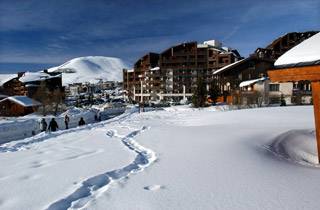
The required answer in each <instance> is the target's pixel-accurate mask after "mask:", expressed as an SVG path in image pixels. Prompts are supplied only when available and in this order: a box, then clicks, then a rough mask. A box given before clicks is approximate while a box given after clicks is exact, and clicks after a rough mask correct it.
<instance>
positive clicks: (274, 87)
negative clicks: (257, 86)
mask: <svg viewBox="0 0 320 210" xmlns="http://www.w3.org/2000/svg"><path fill="white" fill-rule="evenodd" d="M279 89H280V84H270V85H269V91H270V92H273V91H279Z"/></svg>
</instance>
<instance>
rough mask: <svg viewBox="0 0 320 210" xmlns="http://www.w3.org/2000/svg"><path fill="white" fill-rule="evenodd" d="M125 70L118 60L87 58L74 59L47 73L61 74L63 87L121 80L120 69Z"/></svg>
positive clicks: (100, 57)
mask: <svg viewBox="0 0 320 210" xmlns="http://www.w3.org/2000/svg"><path fill="white" fill-rule="evenodd" d="M123 68H126V65H125V64H124V62H123V61H122V60H121V59H119V58H112V57H103V56H88V57H79V58H74V59H72V60H70V61H68V62H66V63H64V64H62V65H60V66H57V67H52V68H50V69H48V71H49V72H61V73H62V83H63V85H67V84H72V83H78V82H81V83H84V82H90V83H96V82H98V81H99V80H100V79H102V80H108V81H120V80H122V69H123Z"/></svg>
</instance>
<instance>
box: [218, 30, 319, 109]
mask: <svg viewBox="0 0 320 210" xmlns="http://www.w3.org/2000/svg"><path fill="white" fill-rule="evenodd" d="M314 34H316V32H315V31H308V32H303V33H296V32H294V33H288V34H286V35H284V36H282V37H279V38H277V39H276V40H275V41H273V42H272V43H271V44H269V45H268V46H267V47H266V48H257V49H256V50H255V52H254V53H253V54H251V55H250V56H249V57H248V58H246V59H243V60H240V61H237V62H235V63H232V64H230V65H228V66H225V67H223V68H220V69H218V70H217V71H215V72H214V73H213V74H214V77H215V79H216V83H217V85H218V86H219V88H220V90H221V94H223V95H224V96H225V97H224V99H223V100H224V101H225V102H228V103H232V104H241V103H242V100H241V99H240V98H242V97H245V98H250V97H256V96H254V95H256V94H257V91H258V90H256V89H254V84H255V83H248V84H250V86H248V87H244V86H242V87H240V84H241V83H242V82H245V81H255V80H259V79H261V78H265V77H268V73H267V70H268V69H272V68H273V65H274V62H275V61H276V59H277V58H279V56H281V55H282V54H283V53H285V52H286V51H288V50H289V49H291V48H292V47H294V46H296V45H297V44H299V43H301V42H302V41H304V40H306V39H308V38H309V37H311V36H313V35H314ZM264 81H266V83H265V84H264V85H265V87H263V90H262V89H261V88H260V90H259V91H260V93H259V94H262V95H263V98H264V99H263V100H264V103H265V104H268V103H280V100H281V97H285V98H286V100H287V101H288V102H289V103H291V101H294V99H295V97H297V96H300V97H302V96H311V91H310V83H308V82H306V81H299V82H295V83H290V84H289V83H287V84H281V85H280V84H277V83H270V82H269V81H268V80H264ZM261 91H262V92H261ZM266 94H267V96H266ZM227 99H229V100H227ZM245 101H247V100H245Z"/></svg>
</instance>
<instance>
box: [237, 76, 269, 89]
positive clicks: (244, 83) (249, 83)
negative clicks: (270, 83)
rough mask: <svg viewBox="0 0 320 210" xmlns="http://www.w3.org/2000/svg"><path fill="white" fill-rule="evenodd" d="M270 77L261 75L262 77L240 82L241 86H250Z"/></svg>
mask: <svg viewBox="0 0 320 210" xmlns="http://www.w3.org/2000/svg"><path fill="white" fill-rule="evenodd" d="M267 79H268V78H267V77H261V78H258V79H252V80H247V81H243V82H241V83H240V84H239V87H246V86H249V85H253V84H255V83H257V82H260V81H265V80H267Z"/></svg>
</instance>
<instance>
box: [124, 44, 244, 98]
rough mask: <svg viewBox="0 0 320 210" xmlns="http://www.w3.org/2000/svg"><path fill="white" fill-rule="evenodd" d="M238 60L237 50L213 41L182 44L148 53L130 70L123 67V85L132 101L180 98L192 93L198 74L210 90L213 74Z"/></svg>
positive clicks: (189, 95)
mask: <svg viewBox="0 0 320 210" xmlns="http://www.w3.org/2000/svg"><path fill="white" fill-rule="evenodd" d="M240 59H241V56H240V55H239V53H238V51H237V50H234V49H231V48H228V47H222V44H221V43H220V42H218V41H215V40H210V41H206V42H204V43H203V44H198V43H197V42H188V43H182V44H179V45H176V46H172V47H170V48H168V49H166V50H165V51H163V52H162V53H160V54H157V53H148V54H146V55H144V56H143V57H141V58H140V59H139V60H138V61H137V62H136V63H135V64H134V68H133V69H130V70H129V69H124V70H123V79H124V80H123V85H124V89H125V90H126V91H127V94H128V96H129V98H131V99H132V100H134V101H138V102H143V101H144V102H145V101H149V100H162V99H164V100H166V99H168V100H181V99H184V98H186V97H191V96H192V89H193V88H194V87H195V85H196V81H197V79H198V78H199V77H202V78H203V80H204V82H205V83H206V85H207V89H210V86H211V83H212V81H213V78H214V74H213V73H214V72H215V71H216V70H217V69H220V68H222V67H224V66H227V65H229V64H231V63H233V62H236V61H238V60H240Z"/></svg>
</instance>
